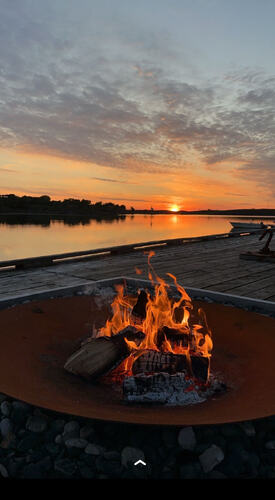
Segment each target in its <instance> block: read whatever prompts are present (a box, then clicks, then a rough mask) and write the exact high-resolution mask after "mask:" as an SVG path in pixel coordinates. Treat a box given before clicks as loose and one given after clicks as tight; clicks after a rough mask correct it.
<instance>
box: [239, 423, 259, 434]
mask: <svg viewBox="0 0 275 500" xmlns="http://www.w3.org/2000/svg"><path fill="white" fill-rule="evenodd" d="M240 426H241V428H242V429H243V431H244V433H245V434H246V435H247V436H248V437H253V436H256V430H255V427H254V425H253V424H252V422H241V423H240Z"/></svg>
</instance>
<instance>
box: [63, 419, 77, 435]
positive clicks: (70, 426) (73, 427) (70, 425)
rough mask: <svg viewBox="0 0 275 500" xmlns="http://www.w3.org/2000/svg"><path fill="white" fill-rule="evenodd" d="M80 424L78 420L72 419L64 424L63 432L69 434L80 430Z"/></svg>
mask: <svg viewBox="0 0 275 500" xmlns="http://www.w3.org/2000/svg"><path fill="white" fill-rule="evenodd" d="M79 429H80V425H79V423H78V422H77V421H76V420H71V421H70V422H67V424H65V425H64V430H63V434H67V433H69V432H79Z"/></svg>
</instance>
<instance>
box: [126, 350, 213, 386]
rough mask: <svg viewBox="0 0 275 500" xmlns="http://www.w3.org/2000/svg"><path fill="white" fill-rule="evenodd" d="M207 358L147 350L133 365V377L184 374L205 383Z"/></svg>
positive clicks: (207, 366) (207, 370)
mask: <svg viewBox="0 0 275 500" xmlns="http://www.w3.org/2000/svg"><path fill="white" fill-rule="evenodd" d="M209 364H210V362H209V358H207V357H203V356H192V355H191V356H189V357H188V356H187V355H185V354H173V353H170V352H159V351H154V350H152V349H148V350H147V351H146V352H144V353H143V354H141V355H140V356H139V357H138V358H137V359H136V360H135V362H134V363H133V366H132V372H133V375H138V374H140V373H143V374H152V373H161V372H163V373H164V372H165V373H168V374H175V373H180V372H184V373H185V374H187V375H188V376H193V377H194V378H195V379H197V380H199V381H202V382H207V379H208V374H209Z"/></svg>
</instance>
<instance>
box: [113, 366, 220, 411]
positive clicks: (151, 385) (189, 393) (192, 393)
mask: <svg viewBox="0 0 275 500" xmlns="http://www.w3.org/2000/svg"><path fill="white" fill-rule="evenodd" d="M222 390H224V387H223V385H222V384H221V383H220V382H219V381H218V380H216V379H215V378H214V377H212V381H211V383H210V384H209V387H207V388H204V389H202V388H200V387H199V386H198V385H195V384H194V380H192V379H186V376H185V373H176V374H174V375H170V374H169V373H159V374H154V375H144V374H142V375H137V376H135V377H134V376H131V377H126V378H125V379H124V381H123V396H124V400H125V401H127V402H129V403H157V404H164V405H170V406H178V405H179V406H186V405H193V404H197V403H203V402H204V401H206V400H207V398H209V397H210V396H212V395H213V394H215V393H217V392H222Z"/></svg>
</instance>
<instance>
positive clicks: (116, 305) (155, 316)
mask: <svg viewBox="0 0 275 500" xmlns="http://www.w3.org/2000/svg"><path fill="white" fill-rule="evenodd" d="M153 255H155V252H153V251H150V252H148V267H149V271H148V276H149V279H150V280H151V282H152V284H153V286H154V295H153V296H151V294H150V293H149V291H148V290H146V293H147V303H146V317H145V319H144V320H141V321H140V322H139V323H137V322H136V321H135V318H134V317H133V316H132V314H131V313H132V309H133V307H134V305H135V304H136V302H137V298H136V297H130V296H128V295H124V286H123V285H117V286H116V290H117V295H116V297H115V299H114V301H113V303H112V311H113V316H112V318H111V319H110V320H107V322H106V324H105V326H104V327H103V328H101V329H100V331H99V335H100V336H101V335H106V336H112V335H115V334H117V333H118V332H119V331H121V330H122V329H123V328H125V327H126V326H128V325H133V326H135V327H136V328H137V329H138V330H140V331H142V332H143V333H144V334H145V337H144V339H143V340H142V341H141V342H140V343H139V344H137V343H136V342H134V341H129V340H127V339H125V341H126V342H127V345H128V347H129V351H130V356H129V357H128V358H127V360H126V362H125V364H124V369H125V370H126V371H127V372H131V367H132V364H133V362H134V361H135V359H136V358H137V357H138V356H139V355H140V354H142V353H143V352H144V351H145V350H147V349H153V350H156V351H160V350H161V351H162V352H171V353H174V354H184V355H185V356H186V357H187V359H190V355H191V354H192V355H198V356H204V357H210V356H211V351H212V348H213V342H212V338H211V337H212V333H211V330H210V329H209V327H208V324H207V320H206V316H205V313H204V311H203V310H202V309H201V308H199V309H198V310H197V311H194V307H193V304H192V301H191V298H190V297H189V295H188V294H187V293H186V291H185V289H184V288H183V287H182V286H181V285H179V284H178V282H177V279H176V277H175V276H174V275H173V274H170V273H167V275H168V276H169V277H170V278H171V279H172V280H173V281H174V284H175V286H176V288H177V290H178V292H179V294H180V298H179V299H178V300H176V299H174V298H173V299H171V298H169V296H168V289H169V288H170V286H169V284H168V283H166V282H165V281H164V280H163V279H162V278H160V277H159V276H157V274H156V273H155V271H154V269H153V267H152V264H151V258H152V257H153ZM177 312H179V313H180V314H179V316H180V320H178V318H177V314H176V313H177ZM164 327H168V328H169V329H173V331H176V332H177V334H178V337H179V339H182V338H183V336H184V338H185V339H186V338H187V339H188V342H183V341H182V340H179V341H177V342H172V341H170V340H169V339H168V338H167V336H166V335H164V339H163V341H162V342H161V347H159V342H158V339H159V332H161V331H162V329H163V328H164Z"/></svg>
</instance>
